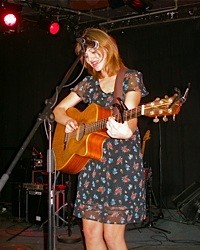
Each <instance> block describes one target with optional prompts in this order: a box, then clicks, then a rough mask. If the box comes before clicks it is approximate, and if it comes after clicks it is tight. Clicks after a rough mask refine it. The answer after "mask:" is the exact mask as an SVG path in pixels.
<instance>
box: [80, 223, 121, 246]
mask: <svg viewBox="0 0 200 250" xmlns="http://www.w3.org/2000/svg"><path fill="white" fill-rule="evenodd" d="M103 225H104V224H103V223H100V222H98V221H92V220H86V219H83V233H84V236H85V244H86V249H87V250H94V249H95V250H107V247H106V244H105V241H104V238H103ZM121 250H122V249H121Z"/></svg>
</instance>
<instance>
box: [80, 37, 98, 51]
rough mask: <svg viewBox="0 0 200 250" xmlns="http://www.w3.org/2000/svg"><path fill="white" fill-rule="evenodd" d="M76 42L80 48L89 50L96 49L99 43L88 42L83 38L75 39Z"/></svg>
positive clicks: (95, 41)
mask: <svg viewBox="0 0 200 250" xmlns="http://www.w3.org/2000/svg"><path fill="white" fill-rule="evenodd" d="M76 41H77V42H78V43H80V45H81V46H84V47H90V48H91V49H98V48H99V42H98V41H97V40H88V39H85V38H83V37H79V38H76Z"/></svg>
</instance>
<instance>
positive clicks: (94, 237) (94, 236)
mask: <svg viewBox="0 0 200 250" xmlns="http://www.w3.org/2000/svg"><path fill="white" fill-rule="evenodd" d="M83 234H84V237H85V240H86V241H87V242H91V241H93V242H98V241H99V240H101V239H102V238H103V234H102V230H100V229H99V228H98V227H94V226H88V225H87V226H84V227H83Z"/></svg>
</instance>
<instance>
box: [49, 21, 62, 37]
mask: <svg viewBox="0 0 200 250" xmlns="http://www.w3.org/2000/svg"><path fill="white" fill-rule="evenodd" d="M59 31H60V24H59V22H51V23H50V26H49V33H50V34H51V35H57V34H58V33H59Z"/></svg>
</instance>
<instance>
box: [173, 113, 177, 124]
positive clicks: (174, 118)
mask: <svg viewBox="0 0 200 250" xmlns="http://www.w3.org/2000/svg"><path fill="white" fill-rule="evenodd" d="M175 120H176V115H175V114H174V115H173V122H175Z"/></svg>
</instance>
